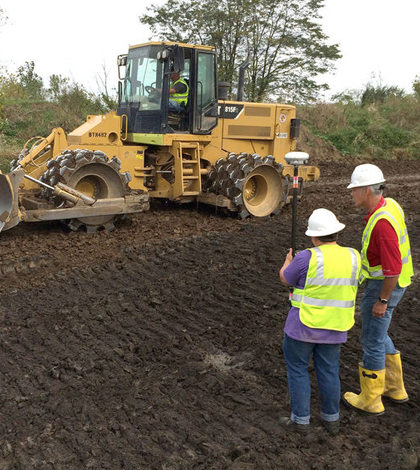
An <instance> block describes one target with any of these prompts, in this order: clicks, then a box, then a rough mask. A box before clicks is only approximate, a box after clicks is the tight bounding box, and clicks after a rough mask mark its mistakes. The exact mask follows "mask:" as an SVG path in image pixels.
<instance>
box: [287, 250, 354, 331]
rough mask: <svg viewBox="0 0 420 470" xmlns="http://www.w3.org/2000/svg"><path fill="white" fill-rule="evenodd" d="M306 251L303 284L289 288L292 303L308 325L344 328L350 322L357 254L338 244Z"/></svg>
mask: <svg viewBox="0 0 420 470" xmlns="http://www.w3.org/2000/svg"><path fill="white" fill-rule="evenodd" d="M309 251H311V253H312V255H311V259H310V261H309V267H308V274H307V276H306V281H305V287H304V288H303V289H298V288H296V287H295V288H294V289H293V293H292V299H291V300H292V305H293V306H294V307H297V308H299V318H300V321H301V322H302V323H303V324H304V325H306V326H308V327H310V328H322V329H326V330H335V331H347V330H349V329H350V328H351V327H352V326H353V325H354V308H355V301H356V294H357V287H358V284H359V275H360V269H361V260H360V254H359V252H358V251H357V250H355V249H354V248H345V247H342V246H339V245H321V246H318V247H316V248H310V249H309Z"/></svg>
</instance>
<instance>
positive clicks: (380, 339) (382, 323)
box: [360, 279, 406, 370]
mask: <svg viewBox="0 0 420 470" xmlns="http://www.w3.org/2000/svg"><path fill="white" fill-rule="evenodd" d="M382 284H383V280H376V279H368V280H367V281H366V285H365V290H364V293H363V298H362V304H361V311H362V334H361V336H360V342H361V343H362V347H363V367H364V368H365V369H368V370H382V369H385V354H395V353H396V352H397V350H396V349H395V346H394V343H393V342H392V340H391V338H390V337H389V336H388V327H389V324H390V323H391V319H392V312H393V311H394V308H395V307H396V306H397V305H398V302H399V301H400V300H401V298H402V296H403V295H404V292H405V290H406V288H405V287H404V288H402V287H398V286H397V287H396V288H395V289H394V290H393V292H392V294H391V297H390V298H389V300H388V305H387V309H386V311H385V315H384V316H383V317H381V318H376V317H374V316H373V315H372V310H373V306H374V305H375V303H376V302H377V300H378V298H379V295H380V293H381V290H382Z"/></svg>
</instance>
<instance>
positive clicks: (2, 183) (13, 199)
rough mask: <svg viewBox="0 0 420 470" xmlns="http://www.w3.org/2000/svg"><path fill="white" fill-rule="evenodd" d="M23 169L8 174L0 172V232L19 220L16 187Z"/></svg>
mask: <svg viewBox="0 0 420 470" xmlns="http://www.w3.org/2000/svg"><path fill="white" fill-rule="evenodd" d="M24 174H25V170H23V169H19V170H15V171H13V172H12V173H9V174H8V175H4V174H3V173H1V172H0V232H1V231H3V230H8V229H9V228H12V227H14V226H15V225H17V224H18V223H19V222H20V218H19V207H18V189H19V185H20V182H21V181H22V179H23V176H24Z"/></svg>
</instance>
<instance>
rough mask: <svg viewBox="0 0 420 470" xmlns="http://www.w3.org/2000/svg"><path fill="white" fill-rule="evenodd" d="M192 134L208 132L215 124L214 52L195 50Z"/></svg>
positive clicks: (215, 82) (215, 70) (215, 83)
mask: <svg viewBox="0 0 420 470" xmlns="http://www.w3.org/2000/svg"><path fill="white" fill-rule="evenodd" d="M195 64H196V70H195V90H194V109H193V134H210V132H211V130H212V129H214V128H215V127H216V126H217V107H218V103H217V64H216V54H215V53H214V52H211V51H202V50H196V54H195Z"/></svg>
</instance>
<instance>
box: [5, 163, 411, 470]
mask: <svg viewBox="0 0 420 470" xmlns="http://www.w3.org/2000/svg"><path fill="white" fill-rule="evenodd" d="M381 166H382V168H383V170H384V173H385V176H386V177H387V178H388V180H389V182H390V184H389V186H388V189H387V195H389V196H392V197H395V198H396V199H397V200H398V201H399V202H400V203H401V204H402V206H403V207H404V209H405V210H406V213H407V218H408V228H409V231H410V235H411V241H412V248H413V255H414V261H415V266H416V272H417V266H419V250H418V246H419V238H420V210H419V209H420V203H419V198H420V185H419V181H420V162H417V163H410V164H408V163H407V164H401V163H400V162H388V163H381ZM352 167H353V165H346V164H332V163H330V164H324V165H321V171H322V177H321V180H320V181H319V182H318V183H311V184H307V185H306V186H305V190H304V197H303V198H302V200H301V202H300V203H299V226H300V235H299V242H298V245H299V246H298V247H299V248H303V247H305V246H306V245H307V244H308V240H307V239H306V238H305V237H304V235H303V234H302V233H303V230H304V227H305V224H306V219H307V217H308V216H309V214H310V213H311V211H312V210H313V209H315V208H318V207H326V208H328V209H331V210H333V211H334V212H336V214H338V216H339V218H340V220H341V221H343V222H344V223H345V224H346V225H347V228H346V230H345V231H344V232H343V234H342V237H341V243H342V244H345V245H350V246H354V247H358V248H359V247H360V242H359V241H360V237H361V232H362V227H363V225H362V224H363V219H362V216H363V214H362V213H361V212H360V211H359V210H357V209H355V208H354V207H353V204H352V201H351V198H350V195H349V193H348V191H347V190H346V189H345V186H346V184H347V182H348V179H349V177H350V174H351V171H352ZM131 220H132V221H131V223H130V222H128V221H126V222H124V223H123V224H122V226H120V227H119V228H118V230H117V231H115V232H113V233H99V234H96V235H88V234H86V233H73V232H67V231H65V230H64V229H63V228H62V227H61V226H60V225H59V224H42V225H40V224H34V225H23V224H21V225H19V226H18V227H15V228H14V229H12V230H10V231H8V232H5V233H2V234H1V235H0V253H1V262H0V273H1V275H0V279H1V287H0V289H1V304H0V329H1V342H0V368H1V396H0V399H1V421H0V469H1V470H11V469H14V470H20V469H24V470H29V469H40V470H51V469H60V470H61V469H70V470H82V469H98V470H108V469H111V470H122V469H127V470H128V469H130V470H138V469H166V470H184V469H203V470H204V469H205V470H210V469H212V470H213V469H214V470H216V469H218V470H219V469H220V470H221V469H229V470H252V469H264V470H265V469H267V470H268V469H289V468H293V469H297V468H300V469H344V470H347V469H372V470H376V469H391V468H392V469H416V468H419V457H420V423H419V404H420V390H419V382H420V378H419V377H420V376H419V371H418V368H419V364H420V361H419V359H418V354H419V346H420V324H419V295H418V288H419V280H418V278H416V279H415V280H414V283H413V284H412V286H411V287H410V288H409V290H408V292H407V293H406V295H405V297H404V299H403V300H402V302H401V304H400V306H399V308H398V310H397V311H396V313H395V318H394V321H393V324H392V327H391V335H392V336H393V338H394V340H395V343H396V345H397V347H398V348H400V349H401V352H402V356H403V363H404V372H405V382H406V387H407V390H408V393H409V395H410V401H409V402H408V403H404V404H399V405H397V404H392V403H389V402H386V403H385V406H386V413H385V414H384V415H382V416H380V417H367V416H363V415H360V414H358V413H356V412H353V411H351V410H349V409H347V408H346V407H344V406H343V407H342V428H341V432H340V434H338V435H337V436H334V437H329V436H328V435H326V434H325V432H324V431H323V430H322V428H321V427H320V424H319V419H318V413H319V406H318V400H317V396H316V389H315V387H314V388H313V409H312V414H313V419H312V424H311V427H312V431H311V432H310V433H309V434H308V435H306V436H301V435H299V434H294V433H286V432H285V431H284V430H283V429H282V428H280V427H279V426H278V417H279V415H288V414H289V409H288V397H287V382H286V371H285V363H284V358H283V356H282V350H281V343H282V336H283V333H282V331H283V326H284V321H285V318H286V314H287V310H288V292H287V290H286V289H285V288H283V287H282V286H281V284H280V282H279V280H278V269H279V267H280V265H281V264H282V262H283V259H284V256H285V254H286V252H287V249H288V247H289V245H290V231H291V228H290V223H291V207H290V206H288V207H286V208H284V209H283V211H282V213H281V214H280V215H279V216H277V217H273V218H268V219H264V220H262V219H259V220H245V221H238V220H236V219H234V218H231V217H226V216H223V215H222V214H216V213H215V211H214V210H212V209H211V210H207V209H204V208H199V209H198V210H197V208H196V207H182V208H177V207H173V206H169V205H162V206H160V207H155V208H153V209H152V210H151V211H150V212H148V213H144V214H138V215H136V216H134V217H133V218H132V219H131ZM360 293H361V292H360ZM359 331H360V315H359V313H358V312H357V324H356V326H355V327H354V328H353V330H352V331H351V332H350V334H349V341H348V343H347V344H346V345H345V346H344V347H343V349H342V358H341V378H342V389H343V391H346V390H353V391H356V390H357V389H358V371H357V364H358V361H359V360H360V359H361V349H360V345H359V342H358V334H359ZM311 375H313V371H312V372H311ZM313 378H314V377H313ZM314 386H315V378H314Z"/></svg>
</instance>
